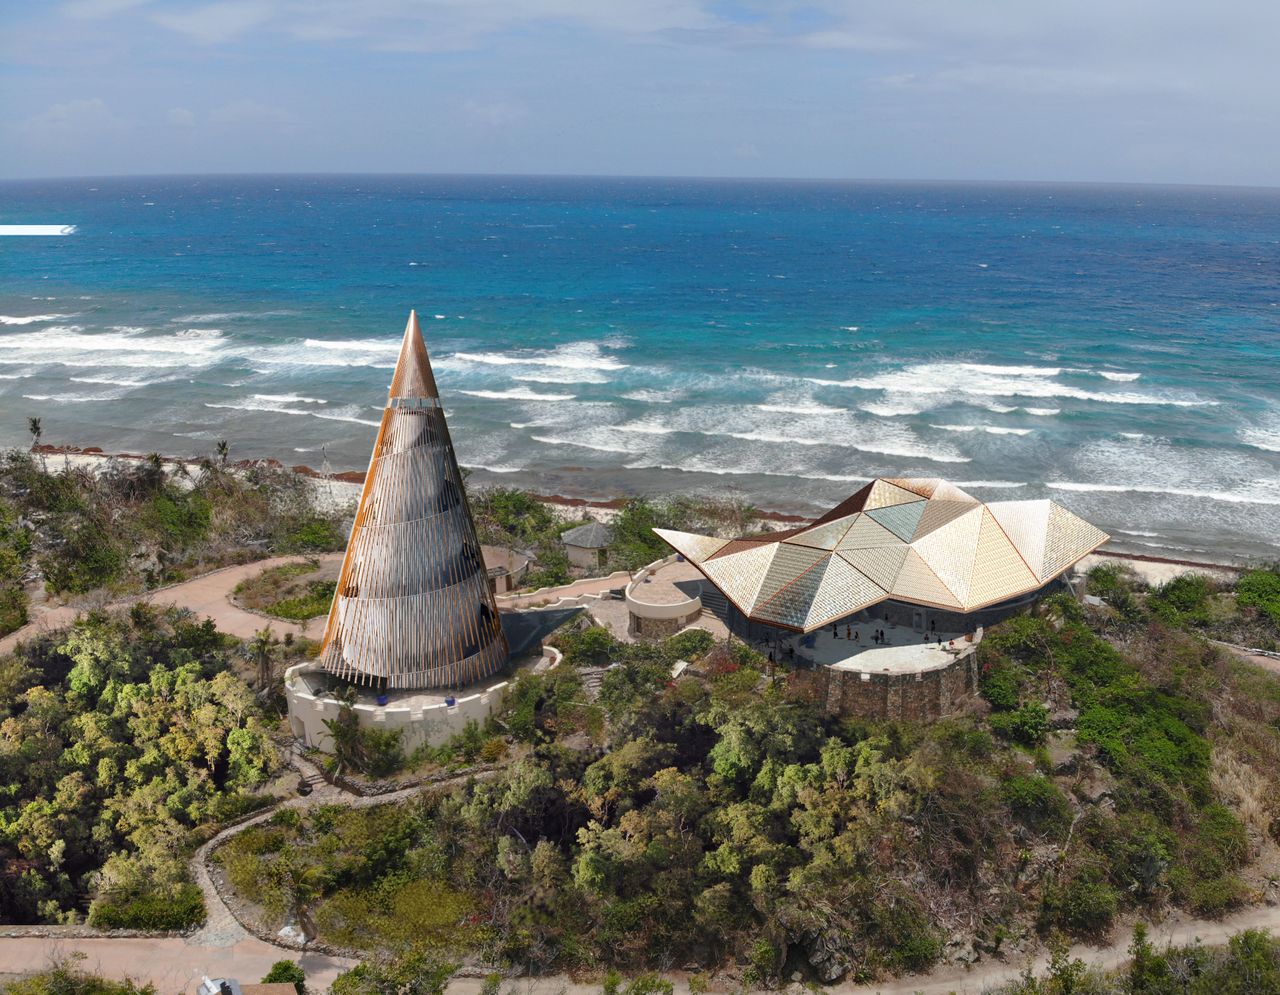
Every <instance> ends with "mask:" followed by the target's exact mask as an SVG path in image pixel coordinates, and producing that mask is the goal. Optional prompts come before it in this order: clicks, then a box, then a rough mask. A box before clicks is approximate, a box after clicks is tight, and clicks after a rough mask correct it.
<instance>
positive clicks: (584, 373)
mask: <svg viewBox="0 0 1280 995" xmlns="http://www.w3.org/2000/svg"><path fill="white" fill-rule="evenodd" d="M511 379H512V380H523V381H524V382H526V383H608V382H609V378H608V377H606V376H602V375H601V374H599V373H597V372H596V371H595V370H560V371H558V372H549V373H513V374H511Z"/></svg>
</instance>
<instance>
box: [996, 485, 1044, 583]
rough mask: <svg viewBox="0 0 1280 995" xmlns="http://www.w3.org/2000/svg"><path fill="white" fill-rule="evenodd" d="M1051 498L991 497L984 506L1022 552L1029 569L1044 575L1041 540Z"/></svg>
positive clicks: (1042, 540)
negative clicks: (1002, 498) (1022, 499)
mask: <svg viewBox="0 0 1280 995" xmlns="http://www.w3.org/2000/svg"><path fill="white" fill-rule="evenodd" d="M1052 507H1053V502H1052V501H1048V500H1040V501H993V502H991V504H989V505H987V510H988V511H990V512H991V514H992V517H994V518H995V520H996V521H997V522H998V523H999V524H1000V527H1001V528H1002V529H1004V532H1005V535H1007V536H1008V537H1009V539H1010V541H1011V542H1012V543H1013V545H1014V547H1015V548H1016V549H1017V550H1018V552H1019V553H1021V554H1022V558H1023V560H1025V561H1026V564H1027V566H1028V567H1030V568H1031V572H1032V573H1034V574H1035V575H1036V577H1037V578H1038V579H1041V580H1043V579H1044V576H1045V574H1044V541H1045V537H1046V536H1047V535H1048V533H1049V509H1050V508H1052Z"/></svg>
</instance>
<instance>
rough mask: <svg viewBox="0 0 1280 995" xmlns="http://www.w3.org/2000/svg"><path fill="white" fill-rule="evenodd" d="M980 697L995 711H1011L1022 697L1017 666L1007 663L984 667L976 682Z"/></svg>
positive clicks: (1020, 679) (1020, 680)
mask: <svg viewBox="0 0 1280 995" xmlns="http://www.w3.org/2000/svg"><path fill="white" fill-rule="evenodd" d="M978 688H979V690H980V691H981V693H982V697H984V698H986V699H987V701H989V702H990V703H991V707H992V708H994V709H996V710H997V711H1011V710H1012V709H1015V708H1017V707H1018V702H1019V701H1020V700H1021V699H1022V678H1021V675H1020V674H1019V673H1018V671H1017V668H1015V667H1014V666H1012V665H1011V664H1008V663H996V664H993V665H990V666H988V667H986V668H985V669H984V671H983V674H982V679H981V680H980V682H979V684H978Z"/></svg>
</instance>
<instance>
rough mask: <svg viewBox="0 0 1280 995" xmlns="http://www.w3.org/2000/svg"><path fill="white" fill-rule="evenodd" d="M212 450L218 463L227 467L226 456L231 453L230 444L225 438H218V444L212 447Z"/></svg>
mask: <svg viewBox="0 0 1280 995" xmlns="http://www.w3.org/2000/svg"><path fill="white" fill-rule="evenodd" d="M213 451H214V452H215V453H217V454H218V465H219V466H220V467H222V469H224V470H225V469H226V468H227V457H229V456H230V455H231V444H230V443H228V442H227V440H226V439H219V440H218V444H217V445H215V446H214V447H213Z"/></svg>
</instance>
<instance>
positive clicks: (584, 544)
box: [560, 522, 613, 549]
mask: <svg viewBox="0 0 1280 995" xmlns="http://www.w3.org/2000/svg"><path fill="white" fill-rule="evenodd" d="M612 538H613V529H611V528H609V526H607V525H603V524H601V523H600V522H588V523H587V524H586V525H579V526H578V527H577V528H576V529H570V530H569V531H568V532H565V533H563V534H562V535H561V536H560V539H561V541H562V542H563V543H564V544H565V545H566V546H577V547H579V548H580V549H604V548H605V547H606V546H608V545H609V540H610V539H612Z"/></svg>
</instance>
